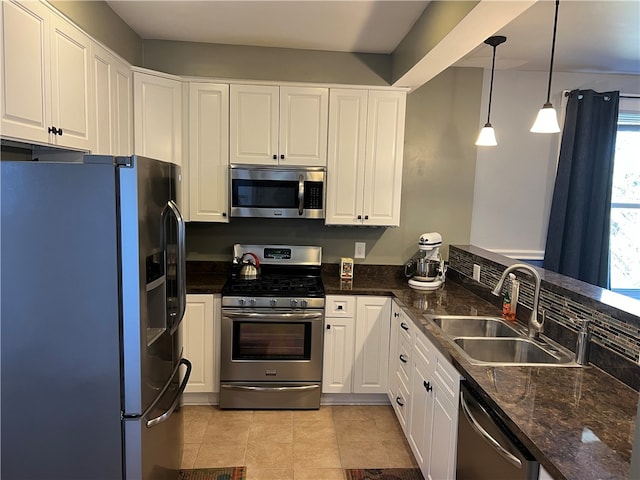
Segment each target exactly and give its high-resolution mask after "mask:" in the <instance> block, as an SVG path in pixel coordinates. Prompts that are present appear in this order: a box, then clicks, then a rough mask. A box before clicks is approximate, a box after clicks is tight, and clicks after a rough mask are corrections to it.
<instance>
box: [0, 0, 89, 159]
mask: <svg viewBox="0 0 640 480" xmlns="http://www.w3.org/2000/svg"><path fill="white" fill-rule="evenodd" d="M1 8H2V57H3V62H2V75H1V81H2V85H1V94H2V99H3V103H2V134H3V135H4V136H7V137H12V138H16V139H20V140H27V141H33V142H38V143H46V144H52V145H57V146H64V147H70V148H77V149H82V150H90V148H91V147H92V145H91V139H90V123H91V118H92V115H93V112H92V102H91V101H90V91H91V68H90V63H91V60H90V59H91V54H90V46H91V40H90V39H89V37H87V36H86V35H85V34H84V33H82V31H80V30H79V29H78V28H76V27H75V26H74V25H73V24H71V23H69V22H68V21H66V20H65V19H63V18H62V17H60V16H58V15H57V14H55V13H53V12H51V11H50V10H49V9H48V8H47V7H46V6H45V5H44V4H42V3H39V2H25V3H18V2H14V1H4V2H2V4H1Z"/></svg>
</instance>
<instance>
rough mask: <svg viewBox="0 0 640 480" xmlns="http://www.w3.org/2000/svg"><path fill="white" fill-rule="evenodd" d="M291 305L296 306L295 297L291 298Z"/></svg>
mask: <svg viewBox="0 0 640 480" xmlns="http://www.w3.org/2000/svg"><path fill="white" fill-rule="evenodd" d="M291 306H292V307H293V308H296V307H297V306H298V300H296V299H295V298H292V299H291Z"/></svg>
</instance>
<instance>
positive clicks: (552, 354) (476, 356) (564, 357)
mask: <svg viewBox="0 0 640 480" xmlns="http://www.w3.org/2000/svg"><path fill="white" fill-rule="evenodd" d="M427 318H428V319H429V320H431V321H432V322H434V323H435V324H436V325H437V326H438V327H439V328H440V329H441V330H442V331H443V332H444V333H445V334H446V335H447V336H448V337H449V338H450V339H451V340H452V341H453V343H454V345H455V347H456V349H457V350H458V351H459V352H461V353H462V355H463V356H465V357H466V358H467V360H469V361H470V362H471V363H472V364H476V365H490V366H506V365H513V366H518V365H520V366H522V365H529V366H531V365H537V366H556V367H578V366H580V365H579V364H578V363H576V362H575V358H574V354H573V352H571V351H569V350H567V349H566V348H564V347H562V346H560V345H558V344H557V343H555V342H553V341H551V340H549V339H547V338H546V337H544V338H542V339H531V338H529V337H528V335H527V331H526V328H525V327H522V326H520V325H519V324H516V323H512V322H507V321H505V320H503V319H501V318H499V317H471V316H470V317H466V316H452V315H445V316H427Z"/></svg>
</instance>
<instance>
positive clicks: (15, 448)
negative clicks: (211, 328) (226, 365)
mask: <svg viewBox="0 0 640 480" xmlns="http://www.w3.org/2000/svg"><path fill="white" fill-rule="evenodd" d="M178 176H179V167H176V166H175V165H171V164H168V163H164V162H160V161H156V160H152V159H148V158H143V157H139V156H133V157H106V156H92V155H86V156H84V157H83V160H82V162H71V161H70V162H64V161H62V162H42V161H2V162H0V180H1V188H0V194H1V198H0V206H1V209H2V217H1V224H0V242H1V243H0V252H1V255H0V262H1V263H0V267H1V270H2V273H1V277H0V295H1V311H0V313H1V317H0V321H1V331H0V339H1V340H0V342H1V344H0V346H1V360H2V364H1V373H2V377H1V380H2V385H1V387H2V388H1V406H2V409H1V422H2V423H1V425H0V428H1V435H2V437H1V459H2V461H1V467H0V474H1V475H0V476H1V478H3V479H7V480H20V479H25V480H38V479H46V480H54V479H55V480H57V479H60V480H62V479H64V480H72V479H78V480H90V479H105V480H112V479H127V480H138V479H145V480H147V479H148V480H151V479H153V480H159V479H165V478H167V479H169V478H173V479H175V478H177V474H178V470H179V467H180V461H181V452H182V450H181V449H182V418H181V412H180V408H179V401H180V395H181V394H182V391H183V390H184V387H185V385H186V383H187V380H188V378H189V373H190V370H191V365H190V364H189V362H188V360H186V359H183V358H182V346H181V340H180V338H179V329H178V326H179V323H180V321H181V319H182V317H183V314H184V310H185V301H186V295H185V246H184V240H185V227H184V221H183V219H182V216H181V214H180V211H179V210H178V207H177V205H176V190H177V188H176V187H177V185H178V178H179V177H178Z"/></svg>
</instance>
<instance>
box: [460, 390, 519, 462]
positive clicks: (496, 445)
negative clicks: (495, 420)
mask: <svg viewBox="0 0 640 480" xmlns="http://www.w3.org/2000/svg"><path fill="white" fill-rule="evenodd" d="M460 406H461V407H462V411H463V412H464V415H465V417H467V420H468V421H469V423H470V424H471V426H472V427H473V429H474V430H475V431H476V432H478V434H479V435H480V436H481V437H482V438H484V440H485V441H486V442H487V443H488V444H489V445H491V446H492V447H493V448H494V449H495V450H496V451H497V452H498V453H499V454H500V455H501V456H502V457H503V458H504V459H505V460H507V461H508V462H509V463H511V464H513V465H514V466H516V467H518V468H522V462H521V461H520V459H519V458H517V457H515V456H514V455H513V454H512V453H511V452H509V451H507V449H505V448H504V447H503V446H502V445H500V443H499V442H498V441H497V440H496V439H495V438H493V437H492V436H491V435H490V434H489V432H487V431H486V430H485V429H484V428H482V425H480V424H479V423H478V421H477V420H476V419H475V417H474V416H473V414H472V413H471V410H470V409H469V405H468V404H467V401H466V400H465V398H464V393H463V392H460ZM478 407H479V408H480V409H482V411H483V412H485V414H487V416H488V415H489V414H488V413H487V411H486V410H485V409H484V408H483V407H482V405H479V404H478Z"/></svg>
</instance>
